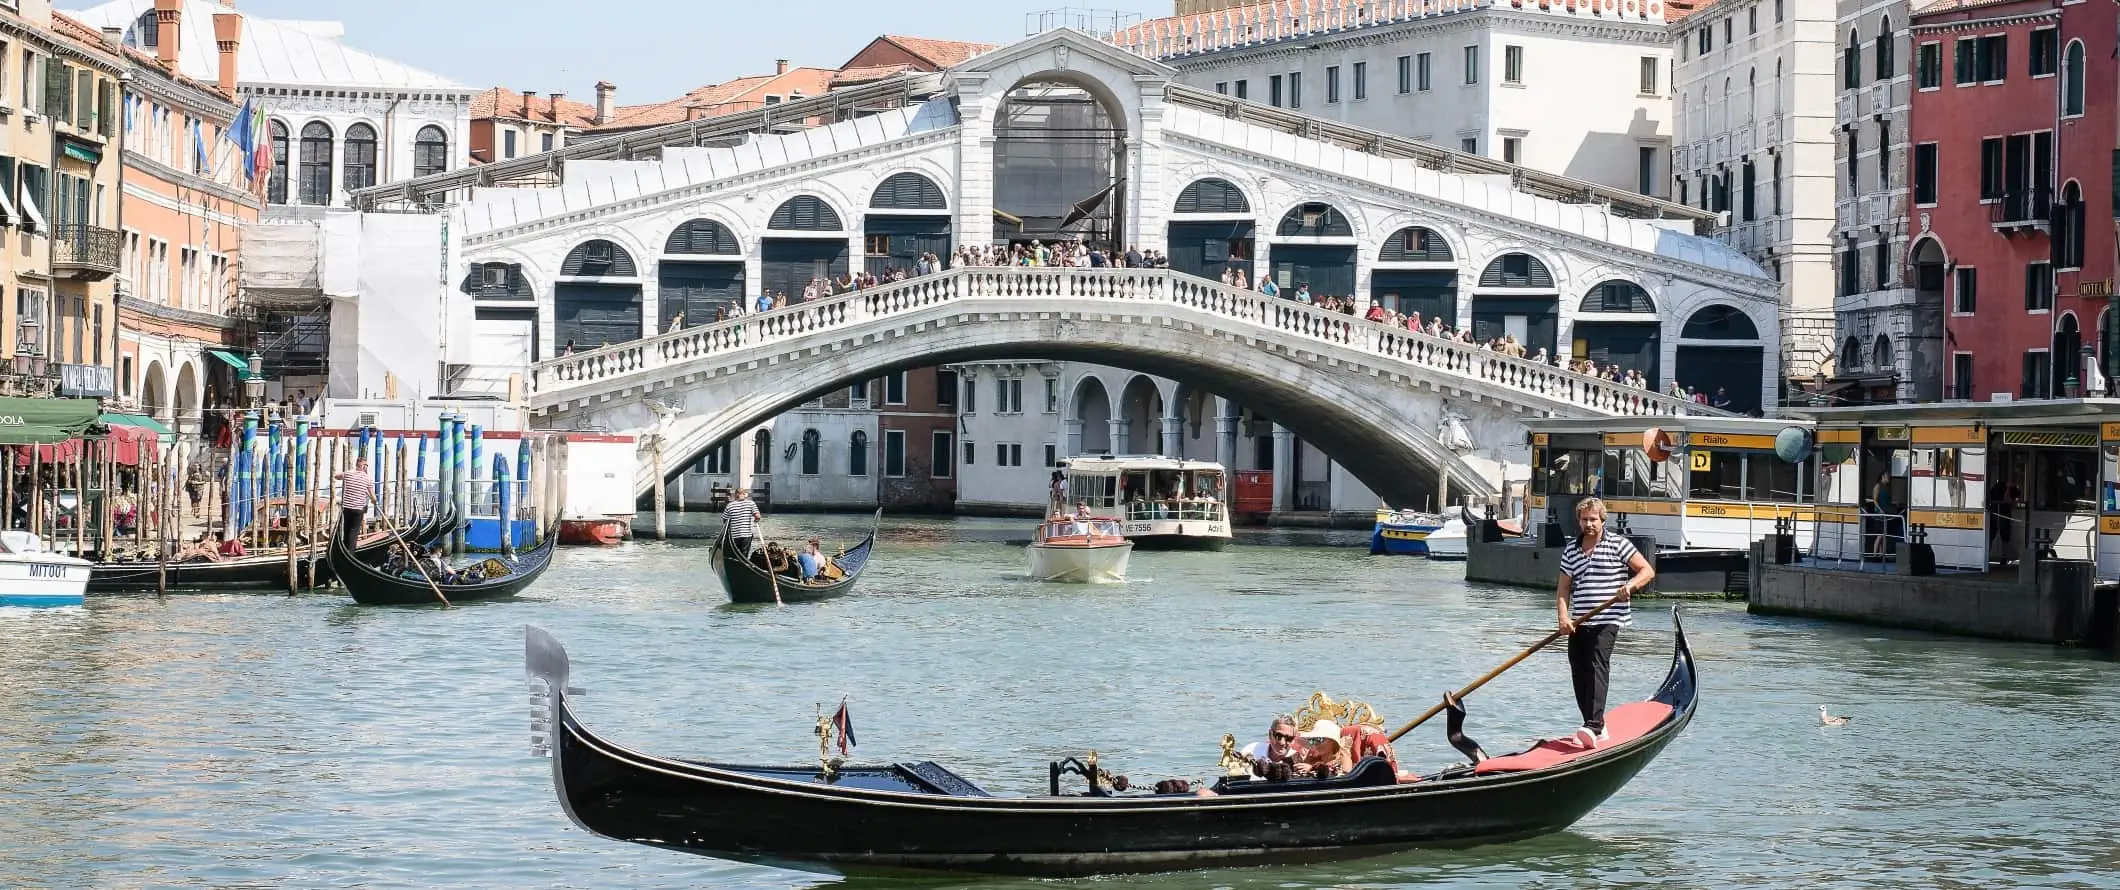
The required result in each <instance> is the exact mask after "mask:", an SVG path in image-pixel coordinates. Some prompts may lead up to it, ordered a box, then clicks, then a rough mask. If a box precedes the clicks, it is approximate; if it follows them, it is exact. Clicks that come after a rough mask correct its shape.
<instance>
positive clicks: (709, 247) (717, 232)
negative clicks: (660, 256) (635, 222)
mask: <svg viewBox="0 0 2120 890" xmlns="http://www.w3.org/2000/svg"><path fill="white" fill-rule="evenodd" d="M741 252H742V249H741V248H740V247H738V246H737V243H736V236H735V235H733V234H730V232H729V230H728V229H727V228H725V227H723V226H722V224H721V223H718V222H715V221H713V220H711V219H695V220H691V221H689V222H687V223H685V224H684V225H681V226H678V227H677V230H676V231H674V232H671V233H670V240H668V241H666V242H664V243H663V253H714V254H734V253H741Z"/></svg>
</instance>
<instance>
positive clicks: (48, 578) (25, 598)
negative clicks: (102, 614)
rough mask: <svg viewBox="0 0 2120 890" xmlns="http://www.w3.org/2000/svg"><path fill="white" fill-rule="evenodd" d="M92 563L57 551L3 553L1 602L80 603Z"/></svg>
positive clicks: (30, 604) (39, 605)
mask: <svg viewBox="0 0 2120 890" xmlns="http://www.w3.org/2000/svg"><path fill="white" fill-rule="evenodd" d="M92 569H93V564H92V563H90V562H89V561H88V560H85V559H75V558H73V557H71V556H61V555H59V554H56V553H20V554H7V555H5V556H0V606H25V607H29V608H49V607H53V606H78V605H81V604H82V603H83V602H85V601H86V600H85V598H84V597H83V596H82V594H83V593H84V592H86V591H87V589H88V578H89V573H90V571H91V570H92Z"/></svg>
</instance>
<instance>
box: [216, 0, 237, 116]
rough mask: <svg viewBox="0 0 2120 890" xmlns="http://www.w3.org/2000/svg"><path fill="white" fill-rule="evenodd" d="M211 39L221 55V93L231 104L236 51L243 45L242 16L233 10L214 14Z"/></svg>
mask: <svg viewBox="0 0 2120 890" xmlns="http://www.w3.org/2000/svg"><path fill="white" fill-rule="evenodd" d="M213 39H214V45H215V48H216V49H218V50H220V53H221V58H220V61H221V69H220V73H221V77H220V87H221V93H222V94H223V95H225V96H227V97H228V99H229V101H231V102H233V101H235V98H236V50H237V49H238V48H239V47H241V46H242V43H243V14H242V13H240V12H236V11H234V10H233V9H231V10H229V11H228V12H216V13H214V14H213Z"/></svg>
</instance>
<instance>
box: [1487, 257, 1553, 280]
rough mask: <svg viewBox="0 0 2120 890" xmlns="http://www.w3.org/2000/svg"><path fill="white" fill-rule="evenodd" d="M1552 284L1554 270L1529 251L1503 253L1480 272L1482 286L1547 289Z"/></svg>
mask: <svg viewBox="0 0 2120 890" xmlns="http://www.w3.org/2000/svg"><path fill="white" fill-rule="evenodd" d="M1552 286H1553V272H1552V271H1551V270H1549V269H1547V268H1546V264H1545V263H1543V262H1540V261H1539V258H1538V257H1535V256H1532V255H1530V254H1528V253H1505V254H1502V255H1501V256H1498V257H1495V258H1494V261H1493V262H1491V263H1488V264H1487V268H1486V270H1485V271H1482V272H1481V273H1480V287H1515V288H1530V289H1545V288H1550V287H1552Z"/></svg>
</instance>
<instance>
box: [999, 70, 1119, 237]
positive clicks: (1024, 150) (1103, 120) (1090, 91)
mask: <svg viewBox="0 0 2120 890" xmlns="http://www.w3.org/2000/svg"><path fill="white" fill-rule="evenodd" d="M1126 120H1127V118H1126V112H1125V109H1124V107H1123V106H1122V105H1121V103H1120V102H1119V101H1118V99H1117V97H1116V96H1113V95H1112V94H1111V90H1110V89H1109V88H1108V87H1107V86H1106V85H1105V84H1103V83H1101V82H1099V81H1098V80H1097V79H1096V78H1095V77H1092V76H1089V75H1086V74H1083V73H1079V72H1075V71H1068V70H1051V71H1043V72H1039V73H1036V74H1032V75H1029V76H1027V77H1024V78H1023V79H1021V80H1019V81H1017V82H1016V83H1015V84H1013V85H1011V86H1010V87H1009V88H1008V90H1007V91H1006V92H1005V93H1004V94H1003V95H1002V98H1001V102H1000V106H999V108H998V109H997V111H996V114H995V116H994V129H993V135H994V139H993V143H994V148H993V152H994V154H993V173H994V204H993V209H994V232H993V239H994V242H995V243H997V244H1010V243H1027V242H1030V241H1044V242H1047V243H1051V242H1053V241H1056V240H1076V239H1080V240H1083V241H1087V242H1089V243H1091V244H1094V245H1104V246H1108V247H1109V249H1111V250H1113V251H1123V250H1125V248H1126V247H1127V244H1128V241H1129V240H1131V236H1130V234H1129V233H1128V232H1127V231H1126V213H1125V207H1126V193H1125V185H1124V183H1123V181H1122V180H1121V178H1120V173H1121V171H1124V170H1126V169H1127V166H1128V160H1127V151H1126V135H1127V134H1126V130H1127V124H1126Z"/></svg>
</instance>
